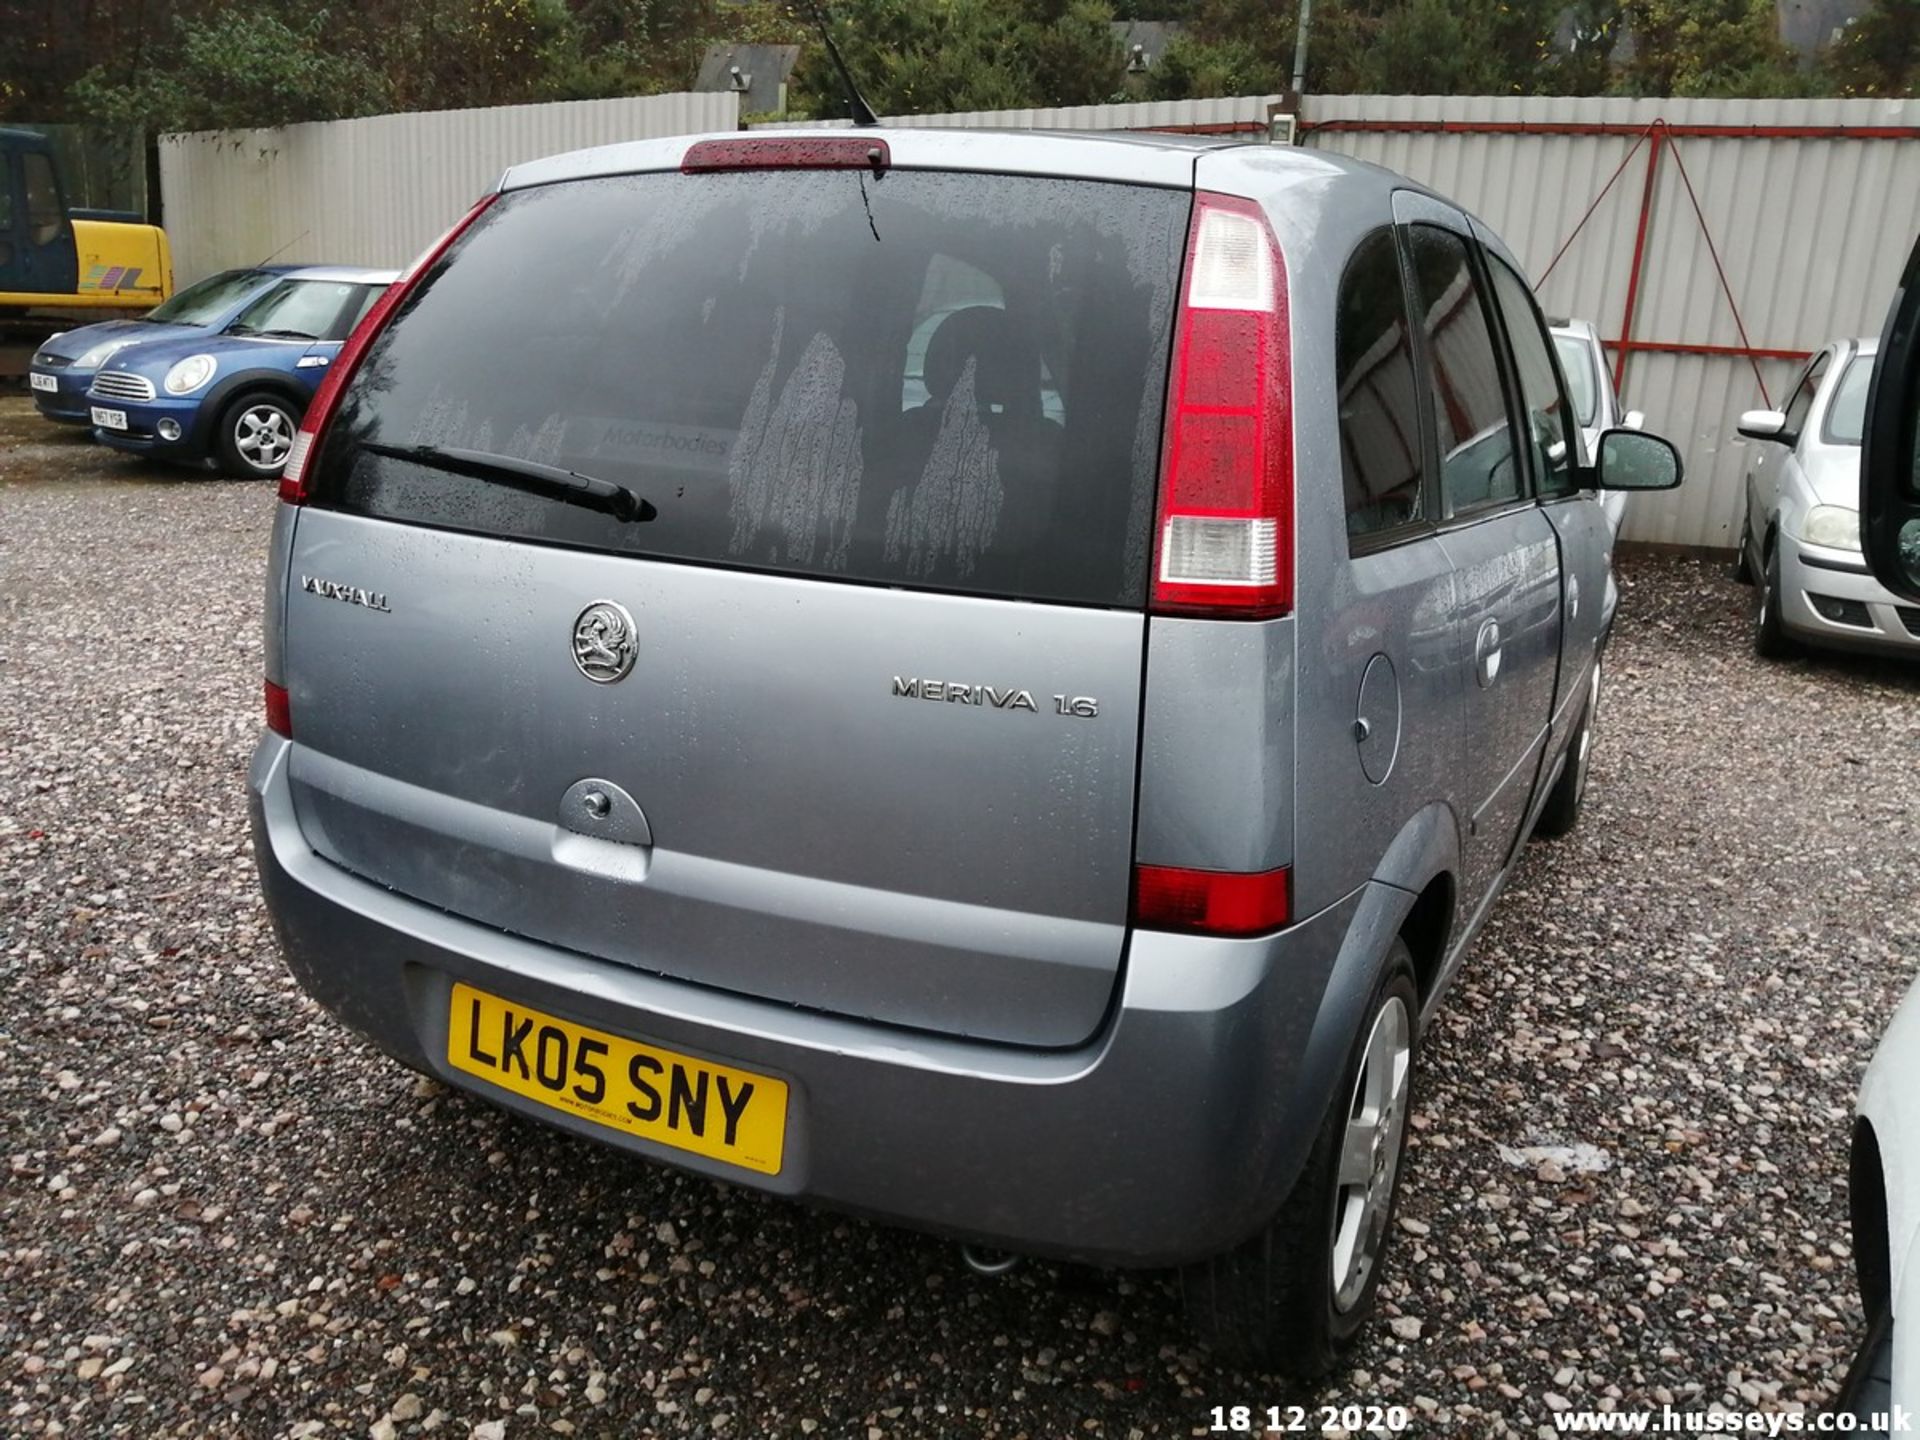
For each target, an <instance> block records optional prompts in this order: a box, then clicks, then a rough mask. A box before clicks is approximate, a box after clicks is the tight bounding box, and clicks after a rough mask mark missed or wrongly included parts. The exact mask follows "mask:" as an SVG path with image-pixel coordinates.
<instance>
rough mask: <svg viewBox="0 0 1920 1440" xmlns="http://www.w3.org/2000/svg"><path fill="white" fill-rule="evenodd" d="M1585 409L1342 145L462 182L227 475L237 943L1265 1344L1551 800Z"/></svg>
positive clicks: (818, 141) (1510, 315)
mask: <svg viewBox="0 0 1920 1440" xmlns="http://www.w3.org/2000/svg"><path fill="white" fill-rule="evenodd" d="M1580 454H1581V450H1580V446H1579V438H1578V432H1577V430H1576V429H1575V426H1574V421H1573V414H1572V409H1571V406H1570V405H1569V404H1568V402H1567V398H1566V393H1565V387H1564V383H1563V380H1562V377H1561V375H1560V371H1559V368H1558V366H1557V365H1556V363H1555V361H1554V352H1553V347H1552V345H1551V343H1550V341H1549V340H1548V337H1547V333H1546V327H1545V325H1544V322H1543V321H1542V319H1541V317H1540V315H1539V313H1538V311H1537V310H1536V309H1535V307H1534V304H1533V301H1532V298H1531V295H1530V292H1529V289H1528V286H1527V283H1526V281H1525V279H1524V278H1523V277H1522V275H1521V273H1520V270H1519V267H1518V265H1517V264H1516V263H1515V261H1514V260H1513V258H1512V256H1511V255H1510V254H1509V253H1508V252H1507V251H1506V249H1505V248H1504V247H1503V246H1502V245H1501V244H1500V242H1499V241H1498V240H1496V239H1495V238H1494V237H1493V236H1492V235H1491V234H1489V233H1488V232H1487V231H1486V230H1485V228H1484V227H1482V226H1481V225H1480V224H1478V223H1477V222H1476V221H1474V220H1472V219H1471V218H1470V217H1468V216H1467V215H1466V214H1464V213H1463V212H1461V211H1460V210H1458V209H1457V208H1455V207H1454V206H1452V205H1449V204H1448V203H1446V202H1445V201H1443V200H1441V199H1439V198H1437V197H1435V196H1433V195H1431V194H1428V193H1426V192H1424V191H1422V190H1420V189H1418V188H1416V187H1415V186H1414V185H1412V184H1411V183H1409V182H1407V181H1405V180H1402V179H1400V178H1398V177H1396V176H1394V175H1392V174H1389V173H1387V172H1385V171H1381V170H1376V169H1372V168H1370V167H1367V166H1363V165H1359V164H1355V163H1351V162H1348V161H1344V160H1340V159H1336V158H1333V157H1328V156H1322V155H1316V154H1310V153H1306V152H1302V151H1296V150H1292V149H1286V148H1280V147H1269V146H1265V145H1237V144H1233V143H1230V142H1225V141H1221V140H1218V139H1212V138H1207V139H1199V138H1173V137H1167V136H1146V135H1114V136H1103V137H1095V136H1062V135H1045V134H1018V135H1013V134H1005V135H1003V134H989V133H981V132H957V133H943V132H940V131H934V130H902V131H884V130H868V131H864V132H856V133H836V134H830V135H828V134H822V133H820V132H817V131H802V132H798V133H786V134H782V133H779V132H771V133H756V134H754V135H752V136H740V135H728V136H717V137H713V138H709V139H701V140H696V141H689V140H687V139H677V140H662V141H648V142H644V143H638V144H632V145H623V146H616V147H613V148H610V149H603V150H595V151H589V152H586V153H584V154H577V155H569V156H564V157H561V158H559V159H552V160H545V161H540V162H536V163H533V164H528V165H524V166H520V167H518V168H516V169H514V170H512V171H510V172H509V173H508V174H507V175H506V177H505V179H504V180H503V182H502V183H501V185H500V188H499V191H498V193H497V194H494V195H490V196H488V197H486V198H485V199H484V200H483V201H482V202H481V204H480V205H479V206H478V207H476V209H475V210H474V211H473V212H472V213H471V214H470V215H469V216H468V217H467V218H466V219H465V221H463V222H462V224H461V225H460V226H459V227H457V228H456V230H455V232H454V233H453V235H452V236H450V237H449V239H448V240H447V241H446V242H444V244H443V245H442V246H441V247H439V248H438V249H436V251H435V252H433V253H432V254H431V255H429V256H428V257H426V258H425V259H424V260H423V261H422V262H421V263H420V264H418V265H417V266H416V267H415V268H414V269H413V270H412V271H410V272H409V274H408V275H407V276H406V277H404V278H403V280H402V282H401V283H400V284H398V285H396V286H395V287H394V288H393V290H392V291H390V292H389V293H388V296H387V297H386V298H385V299H383V301H382V302H381V305H380V307H379V308H378V309H377V310H376V311H375V312H374V313H373V314H372V315H370V317H369V319H368V321H367V322H366V324H365V325H363V326H362V327H361V329H360V330H358V331H357V332H356V333H355V336H354V339H353V341H352V343H351V345H350V346H349V348H348V351H347V353H346V354H344V355H343V356H342V357H341V360H340V362H339V363H338V364H337V365H336V367H335V369H334V371H333V373H332V376H331V377H330V379H329V381H328V385H327V388H326V390H325V391H324V392H323V394H322V395H321V396H320V397H319V398H318V399H317V400H316V402H315V404H314V405H313V407H312V408H311V409H310V411H309V412H308V416H307V419H306V421H305V423H304V425H303V427H302V431H301V437H300V439H299V442H298V448H297V450H296V452H295V454H294V457H293V459H292V461H291V462H290V464H289V466H288V471H287V475H286V478H285V480H284V481H283V484H282V489H281V498H282V500H283V502H284V503H282V504H281V506H280V507H279V512H278V516H277V519H276V522H275V525H274V531H273V541H272V570H271V576H270V582H269V587H268V592H267V611H266V704H267V716H268V725H269V731H268V733H267V734H266V735H265V736H264V737H263V739H262V742H261V745H260V748H259V751H258V753H257V755H256V757H255V761H254V765H253V769H252V774H251V779H250V786H251V794H252V815H253V826H254V836H255V848H256V854H257V857H258V863H259V867H260V873H261V878H262V881H263V883H264V886H265V889H266V894H267V898H268V902H269V904H270V906H271V909H272V912H273V915H274V919H275V922H276V925H277V927H278V929H279V933H280V937H281V941H282V944H283V946H284V949H285V953H286V956H287V959H288V961H289V963H290V964H291V966H292V968H293V970H294V973H295V974H296V975H297V976H298V978H299V980H300V982H301V983H302V984H303V985H304V986H305V987H306V988H307V990H308V991H309V992H310V993H311V994H312V995H314V996H315V997H316V998H317V999H319V1000H320V1002H321V1003H322V1004H324V1005H325V1006H327V1007H328V1008H329V1009H330V1010H332V1011H333V1012H334V1013H335V1014H337V1015H338V1016H339V1017H340V1018H341V1019H342V1020H344V1021H345V1022H346V1023H347V1024H349V1025H351V1026H353V1027H354V1028H355V1029H357V1030H359V1031H360V1032H362V1033H363V1034H365V1035H366V1036H368V1037H370V1038H371V1039H372V1040H373V1041H374V1042H375V1043H376V1044H377V1045H379V1046H380V1047H381V1048H382V1049H384V1050H385V1051H387V1052H388V1053H390V1054H391V1055H393V1056H395V1057H397V1058H398V1059H400V1060H401V1061H402V1062H404V1063H406V1064H408V1065H411V1066H414V1067H417V1068H419V1069H421V1070H424V1071H428V1072H431V1073H432V1074H435V1075H437V1076H439V1077H441V1078H442V1079H443V1080H445V1081H447V1082H448V1083H449V1084H452V1085H456V1086H461V1087H464V1088H466V1089H469V1090H472V1091H474V1092H476V1093H478V1094H481V1095H484V1096H486V1097H487V1098H488V1099H490V1100H492V1101H495V1102H497V1103H498V1104H500V1105H503V1106H506V1107H508V1108H510V1109H513V1110H516V1111H520V1112H522V1113H525V1114H528V1115H533V1116H537V1117H539V1118H541V1119H544V1120H547V1121H549V1122H551V1123H553V1124H555V1125H558V1126H560V1127H562V1128H564V1129H567V1130H570V1131H572V1132H574V1133H576V1134H578V1135H580V1136H582V1137H586V1138H591V1139H594V1140H598V1141H601V1142H603V1143H606V1144H609V1145H613V1146H616V1147H619V1148H621V1149H623V1150H626V1151H629V1152H631V1153H633V1154H635V1155H640V1156H645V1157H647V1158H649V1159H653V1160H659V1161H666V1162H669V1163H672V1164H675V1165H679V1166H682V1167H684V1168H686V1169H689V1170H692V1171H696V1172H698V1173H700V1174H704V1175H710V1176H714V1177H718V1178H722V1179H725V1180H728V1181H731V1182H735V1183H739V1184H743V1185H748V1186H753V1187H757V1188H759V1189H762V1190H766V1191H770V1192H774V1193H777V1194H782V1195H791V1196H796V1197H806V1198H808V1199H811V1200H815V1201H818V1202H822V1203H825V1204H829V1205H834V1206H839V1207H844V1208H847V1209H852V1210H857V1211H861V1212H865V1213H868V1214H872V1215H876V1216H880V1217H884V1218H887V1219H890V1220H894V1221H898V1222H900V1223H903V1224H907V1225H912V1226H918V1227H922V1228H924V1229H927V1230H930V1231H936V1232H940V1233H943V1234H946V1235H950V1236H952V1237H954V1238H956V1239H958V1240H960V1241H962V1242H965V1243H967V1244H970V1245H973V1246H976V1247H979V1246H992V1247H999V1248H1000V1249H1003V1250H1015V1251H1033V1252H1041V1253H1047V1254H1053V1255H1058V1256H1064V1257H1071V1258H1077V1259H1080V1260H1085V1261H1090V1262H1094V1263H1101V1264H1120V1265H1152V1266H1173V1265H1180V1266H1184V1267H1185V1272H1184V1273H1185V1277H1186V1291H1187V1295H1188V1297H1189V1300H1190V1302H1191V1308H1192V1312H1193V1315H1194V1318H1195V1319H1196V1321H1197V1322H1198V1323H1199V1324H1200V1325H1201V1326H1202V1327H1203V1329H1204V1331H1205V1333H1206V1334H1207V1335H1208V1336H1209V1337H1210V1338H1211V1339H1212V1340H1213V1342H1214V1343H1215V1344H1216V1345H1217V1346H1218V1347H1220V1348H1221V1349H1222V1350H1223V1351H1224V1352H1226V1353H1228V1354H1230V1355H1233V1356H1236V1357H1240V1358H1242V1359H1250V1360H1254V1361H1257V1362H1259V1363H1261V1364H1265V1365H1274V1366H1282V1367H1286V1368H1289V1369H1292V1370H1295V1371H1299V1372H1303V1373H1309V1374H1311V1373H1319V1372H1321V1371H1324V1370H1325V1369H1326V1368H1327V1367H1328V1366H1330V1365H1331V1364H1332V1363H1333V1361H1334V1359H1335V1356H1336V1354H1337V1353H1338V1351H1339V1350H1340V1349H1341V1347H1343V1346H1344V1345H1346V1344H1347V1343H1348V1342H1349V1341H1350V1340H1351V1339H1352V1338H1353V1337H1354V1335H1355V1333H1356V1332H1357V1331H1358V1329H1359V1327H1360V1325H1361V1322H1362V1320H1363V1319H1364V1317H1365V1315H1366V1314H1367V1311H1368V1308H1369V1305H1370V1303H1371V1300H1372V1297H1373V1294H1374V1289H1375V1287H1376V1285H1377V1284H1378V1283H1379V1278H1380V1261H1381V1256H1382V1249H1383V1246H1384V1244H1385V1241H1386V1237H1387V1235H1388V1233H1389V1216H1390V1214H1391V1210H1392V1205H1393V1198H1394V1193H1395V1184H1396V1180H1397V1178H1398V1176H1399V1172H1400V1159H1401V1152H1402V1146H1403V1142H1404V1140H1405V1136H1406V1125H1407V1115H1408V1087H1409V1083H1410V1079H1411V1074H1412V1071H1413V1068H1414V1065H1415V1062H1416V1057H1417V1054H1418V1046H1419V1036H1420V1033H1421V1029H1422V1026H1423V1024H1424V1022H1425V1021H1426V1019H1427V1018H1428V1017H1429V1016H1430V1015H1431V1014H1432V1013H1433V1009H1434V1007H1435V1005H1436V1004H1437V1003H1438V1001H1439V999H1440V996H1441V994H1442V992H1443V991H1444V990H1445V988H1446V985H1447V982H1448V980H1449V978H1450V977H1451V976H1452V975H1453V973H1454V971H1455V969H1456V967H1457V966H1458V965H1459V964H1460V962H1461V958H1462V956H1463V955H1464V954H1465V953H1466V950H1467V947H1468V945H1469V944H1470V943H1471V941H1472V938H1473V935H1474V933H1475V931H1476V930H1477V929H1478V928H1479V926H1480V924H1481V922H1482V920H1483V919H1484V917H1485V916H1486V914H1487V911H1488V909H1489V907H1490V906H1491V904H1492V902H1493V899H1494V897H1495V896H1496V895H1497V894H1498V892H1499V890H1500V887H1501V885H1502V883H1503V882H1504V881H1505V879H1506V877H1507V875H1508V873H1509V870H1510V867H1511V866H1512V864H1513V862H1514V857H1515V854H1516V852H1517V851H1518V849H1519V847H1520V845H1521V843H1522V842H1523V841H1524V840H1525V838H1526V837H1527V835H1528V834H1529V833H1530V832H1532V831H1533V830H1535V829H1536V828H1539V829H1544V830H1548V831H1562V830H1565V829H1566V828H1567V827H1569V826H1571V825H1572V824H1573V822H1574V818H1575V816H1576V814H1577V812H1578V809H1579V805H1580V799H1581V794H1582V790H1583V787H1584V784H1585V780H1586V775H1587V765H1586V759H1587V756H1588V753H1589V746H1590V741H1591V737H1592V735H1593V724H1594V713H1595V706H1596V704H1597V702H1598V699H1599V694H1600V654H1601V650H1602V647H1603V645H1604V643H1605V640H1606V637H1607V633H1608V627H1609V625H1610V624H1611V623H1612V620H1613V607H1614V600H1615V590H1614V586H1613V581H1612V577H1611V574H1610V560H1611V532H1610V530H1609V527H1608V525H1607V522H1606V517H1605V515H1604V514H1603V513H1602V511H1601V508H1600V506H1599V504H1598V503H1597V501H1596V499H1595V492H1594V490H1593V489H1592V488H1591V487H1592V485H1594V484H1595V483H1597V481H1598V480H1599V479H1601V478H1604V479H1605V480H1606V481H1607V483H1610V484H1617V485H1623V486H1639V487H1659V486H1665V485H1669V484H1673V483H1677V481H1678V461H1677V458H1676V457H1675V456H1674V454H1673V451H1672V448H1671V447H1670V446H1667V445H1666V444H1665V442H1664V441H1660V440H1656V439H1653V438H1651V437H1647V436H1641V435H1635V434H1633V433H1631V432H1626V431H1617V432H1613V433H1610V434H1608V435H1606V436H1605V437H1603V438H1602V440H1601V442H1600V446H1599V461H1598V466H1597V473H1596V471H1593V470H1589V469H1587V468H1586V467H1583V466H1582V465H1580V464H1579V463H1578V457H1579V456H1580ZM971 1253H973V1254H974V1256H975V1258H976V1261H979V1262H980V1263H982V1264H984V1263H986V1262H985V1260H984V1259H983V1258H982V1257H981V1256H980V1254H979V1252H978V1250H975V1251H973V1252H971Z"/></svg>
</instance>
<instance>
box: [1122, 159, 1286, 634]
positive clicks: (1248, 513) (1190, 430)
mask: <svg viewBox="0 0 1920 1440" xmlns="http://www.w3.org/2000/svg"><path fill="white" fill-rule="evenodd" d="M1289 348H1290V346H1289V336H1288V332H1287V284H1286V271H1285V269H1284V267H1283V265H1282V263H1281V259H1280V247H1279V246H1278V245H1277V244H1276V243H1275V242H1274V238H1273V231H1272V230H1271V229H1270V228H1269V227H1268V225H1267V221H1266V217H1265V216H1264V215H1263V214H1262V213H1261V210H1260V207H1259V205H1258V204H1257V203H1255V202H1254V201H1252V200H1243V199H1240V198H1239V197H1237V196H1232V195H1215V194H1211V193H1208V192H1205V191H1203V192H1201V194H1200V195H1198V196H1197V197H1196V198H1195V202H1194V207H1193V225H1192V231H1191V233H1190V234H1189V236H1188V239H1187V269H1186V274H1185V276H1184V277H1182V281H1181V304H1180V315H1179V320H1178V323H1177V325H1176V327H1175V331H1174V360H1173V381H1172V388H1171V392H1170V394H1169V397H1168V400H1169V403H1168V406H1167V433H1166V441H1165V450H1164V453H1163V455H1162V458H1161V466H1160V476H1161V479H1160V487H1161V488H1160V529H1159V534H1158V537H1157V541H1156V544H1155V555H1154V582H1153V608H1154V610H1155V611H1156V612H1158V613H1161V614H1199V615H1205V616H1209V617H1212V618H1216V619H1260V618H1264V617H1267V616H1272V615H1282V614H1285V613H1286V612H1287V611H1289V610H1291V609H1292V608H1293V409H1292V393H1293V382H1292V364H1291V359H1290V356H1289Z"/></svg>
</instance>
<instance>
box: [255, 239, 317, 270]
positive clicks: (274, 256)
mask: <svg viewBox="0 0 1920 1440" xmlns="http://www.w3.org/2000/svg"><path fill="white" fill-rule="evenodd" d="M312 233H313V231H311V230H302V231H301V232H300V233H299V234H298V235H296V236H294V237H293V239H291V240H289V241H288V242H287V243H286V244H284V245H282V246H281V247H280V248H279V249H278V250H276V251H274V252H273V253H272V254H271V255H269V256H267V258H266V259H264V260H262V261H261V262H260V265H256V266H254V267H253V268H254V269H256V270H258V269H259V268H260V266H261V265H271V264H272V263H273V262H274V261H276V260H278V259H279V258H280V257H281V256H282V255H284V254H286V253H287V251H289V250H291V249H292V248H293V247H294V246H296V245H298V244H299V243H300V242H301V241H302V240H304V239H306V238H307V236H309V235H311V234H312Z"/></svg>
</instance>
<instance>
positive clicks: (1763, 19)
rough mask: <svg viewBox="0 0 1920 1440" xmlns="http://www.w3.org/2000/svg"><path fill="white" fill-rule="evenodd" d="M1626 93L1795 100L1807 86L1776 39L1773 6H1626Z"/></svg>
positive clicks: (1690, 0)
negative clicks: (1630, 51)
mask: <svg viewBox="0 0 1920 1440" xmlns="http://www.w3.org/2000/svg"><path fill="white" fill-rule="evenodd" d="M1621 9H1622V13H1623V14H1624V15H1625V17H1626V23H1627V29H1628V31H1629V33H1630V34H1631V35H1632V37H1633V58H1632V59H1631V60H1629V61H1628V62H1627V66H1626V69H1625V72H1624V73H1623V74H1622V76H1621V77H1620V88H1621V89H1623V90H1624V91H1625V92H1626V93H1628V94H1632V95H1755V96H1774V95H1796V94H1804V93H1806V92H1807V91H1808V90H1809V89H1810V88H1811V86H1810V83H1809V81H1808V79H1807V78H1805V77H1804V76H1803V75H1802V73H1801V71H1800V69H1799V62H1798V59H1797V57H1796V56H1795V55H1794V53H1793V51H1792V49H1790V48H1789V47H1788V46H1787V44H1786V42H1785V41H1783V40H1781V38H1780V27H1779V20H1778V17H1777V16H1776V15H1775V12H1774V6H1773V0H1625V3H1624V4H1623V5H1622V7H1621Z"/></svg>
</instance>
